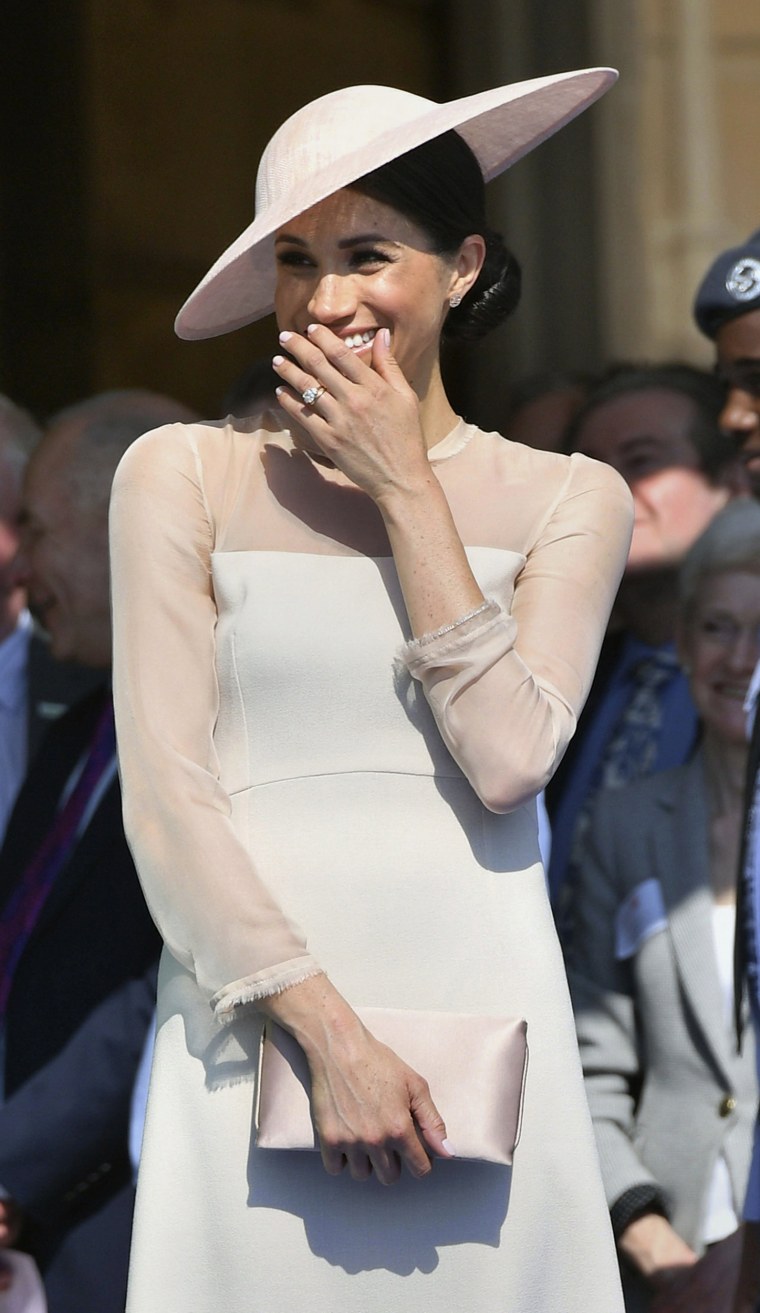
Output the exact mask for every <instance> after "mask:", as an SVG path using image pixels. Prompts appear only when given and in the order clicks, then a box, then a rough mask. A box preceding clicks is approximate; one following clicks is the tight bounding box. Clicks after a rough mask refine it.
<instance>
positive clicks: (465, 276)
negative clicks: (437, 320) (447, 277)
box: [449, 233, 486, 301]
mask: <svg viewBox="0 0 760 1313" xmlns="http://www.w3.org/2000/svg"><path fill="white" fill-rule="evenodd" d="M485 258H486V241H485V237H481V235H480V233H472V235H471V236H470V237H465V239H464V241H463V242H462V245H461V246H460V248H459V251H458V254H457V257H456V263H455V267H454V277H453V279H452V282H451V288H450V290H449V296H450V297H451V296H458V297H459V299H460V301H461V300H463V299H464V297H465V296H466V295H467V293H468V292H469V290H470V288H471V287H472V286H473V285H474V283H475V282H476V281H477V277H478V274H479V273H480V271H481V269H482V268H483V261H484V260H485Z"/></svg>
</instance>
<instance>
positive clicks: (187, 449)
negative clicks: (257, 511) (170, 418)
mask: <svg viewBox="0 0 760 1313" xmlns="http://www.w3.org/2000/svg"><path fill="white" fill-rule="evenodd" d="M283 419H284V416H282V415H280V414H279V413H278V412H277V411H276V410H274V409H272V410H262V411H260V412H258V413H257V414H255V415H251V416H249V417H246V418H243V419H239V418H236V417H235V416H234V415H228V416H227V417H226V418H225V419H219V420H196V421H194V422H193V423H175V424H163V425H161V427H160V428H156V429H150V430H149V431H148V432H147V433H143V434H142V436H141V437H139V438H137V439H136V441H135V442H133V443H132V444H131V445H130V446H129V448H128V449H127V451H126V452H125V453H124V455H123V457H122V459H121V461H120V463H119V469H118V474H119V477H120V478H121V479H123V478H124V477H125V476H128V475H134V474H137V473H146V474H150V472H151V471H155V472H158V471H159V470H168V469H183V468H191V467H193V468H195V470H196V471H197V472H198V473H200V472H201V471H202V470H203V469H204V468H206V469H208V468H214V467H219V466H220V465H221V466H223V467H224V468H225V469H227V468H229V464H230V460H231V459H233V460H234V459H235V458H236V457H237V456H241V457H248V456H250V455H251V454H253V453H254V452H255V451H257V450H259V449H260V448H261V447H262V446H264V445H265V444H266V443H269V442H272V441H274V442H282V443H283V444H285V445H292V438H291V436H290V434H289V433H288V432H287V430H286V429H285V428H284V425H283V422H282V420H283Z"/></svg>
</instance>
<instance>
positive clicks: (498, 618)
mask: <svg viewBox="0 0 760 1313" xmlns="http://www.w3.org/2000/svg"><path fill="white" fill-rule="evenodd" d="M494 605H495V604H494ZM505 621H506V622H508V623H509V629H510V641H513V634H512V633H511V631H512V630H513V628H514V621H513V619H512V617H511V616H510V615H508V614H507V612H506V611H503V610H502V609H501V607H498V608H497V609H495V610H494V611H492V612H490V613H488V614H486V613H484V616H478V621H477V623H475V624H472V625H468V626H466V627H464V629H455V630H454V631H453V632H452V633H449V634H446V635H445V636H444V637H442V638H440V639H436V640H435V641H433V642H431V643H429V644H427V645H426V646H425V647H423V648H422V649H420V648H419V647H412V646H411V645H410V644H406V646H405V647H403V648H402V649H401V653H400V656H401V660H402V661H403V662H404V664H405V665H406V667H407V669H408V670H409V672H410V673H411V674H414V673H415V671H417V670H424V669H425V668H426V667H428V666H437V665H440V664H441V663H442V662H444V661H446V659H447V658H448V657H451V656H456V655H458V654H459V653H461V652H463V651H465V652H466V651H467V648H468V647H470V646H471V645H473V644H474V643H476V642H477V641H478V640H479V639H481V638H482V637H483V636H484V635H485V634H489V633H490V632H491V630H493V629H496V628H497V627H498V626H499V625H500V624H503V623H504V622H505Z"/></svg>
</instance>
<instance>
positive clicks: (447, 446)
mask: <svg viewBox="0 0 760 1313" xmlns="http://www.w3.org/2000/svg"><path fill="white" fill-rule="evenodd" d="M475 432H476V429H475V425H474V424H466V423H465V421H464V420H463V419H462V418H461V416H458V417H457V422H456V424H455V425H454V427H453V429H451V430H450V431H449V432H448V433H447V434H446V436H445V437H444V438H441V440H440V442H436V443H435V444H434V445H433V446H432V447H429V448H428V460H429V461H430V464H431V465H437V464H438V463H439V462H440V461H443V460H449V459H450V457H452V456H456V455H458V453H459V452H460V451H463V450H464V448H465V447H466V446H467V444H468V442H469V441H470V439H471V438H472V437H473V435H474V433H475Z"/></svg>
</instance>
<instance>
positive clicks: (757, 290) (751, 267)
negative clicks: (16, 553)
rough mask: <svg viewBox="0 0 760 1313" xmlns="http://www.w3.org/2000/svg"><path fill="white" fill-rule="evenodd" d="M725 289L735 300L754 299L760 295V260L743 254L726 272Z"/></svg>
mask: <svg viewBox="0 0 760 1313" xmlns="http://www.w3.org/2000/svg"><path fill="white" fill-rule="evenodd" d="M726 291H727V292H728V293H729V295H730V296H732V297H733V298H734V300H735V301H754V300H755V298H756V297H758V296H760V260H756V259H755V258H754V256H751V255H745V256H744V258H743V259H741V260H737V261H736V264H732V265H731V268H730V269H729V271H728V273H727V274H726Z"/></svg>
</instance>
